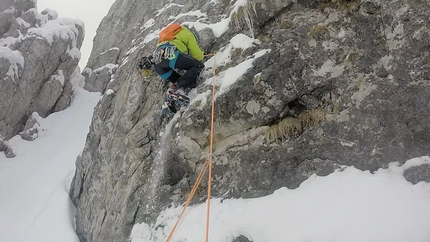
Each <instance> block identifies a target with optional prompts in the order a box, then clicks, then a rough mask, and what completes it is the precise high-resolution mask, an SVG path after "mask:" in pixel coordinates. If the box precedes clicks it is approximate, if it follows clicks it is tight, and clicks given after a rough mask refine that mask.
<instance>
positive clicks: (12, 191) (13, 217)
mask: <svg viewBox="0 0 430 242" xmlns="http://www.w3.org/2000/svg"><path fill="white" fill-rule="evenodd" d="M99 98H100V94H99V93H89V92H86V91H84V90H83V89H81V88H79V87H76V88H75V98H74V100H73V102H72V104H71V106H70V107H69V108H67V109H66V110H64V111H62V112H57V113H54V114H51V115H50V116H48V117H47V118H45V119H41V118H38V121H39V126H38V127H37V129H38V131H39V134H38V137H39V138H38V139H36V140H35V141H32V142H28V141H25V140H23V139H21V138H20V137H19V136H16V137H14V138H12V139H10V140H9V141H6V143H7V145H9V146H10V147H12V149H13V151H14V152H15V153H16V155H17V156H16V157H15V158H13V159H6V157H5V155H4V154H3V153H1V154H0V234H1V241H10V242H12V241H13V242H21V241H22V242H24V241H32V242H54V241H63V242H77V241H79V240H78V238H77V236H76V234H75V232H74V227H73V224H74V222H73V216H74V215H73V214H74V208H73V206H72V204H71V202H70V199H69V194H68V191H69V186H70V182H71V179H72V177H73V174H74V170H75V161H76V157H77V156H78V155H79V153H80V152H81V151H82V150H83V148H84V145H85V138H86V135H87V133H88V130H89V124H90V121H91V117H92V113H93V109H94V107H95V105H96V103H97V101H98V100H99Z"/></svg>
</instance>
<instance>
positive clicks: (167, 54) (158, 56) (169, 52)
mask: <svg viewBox="0 0 430 242" xmlns="http://www.w3.org/2000/svg"><path fill="white" fill-rule="evenodd" d="M176 52H177V51H176V46H174V45H172V44H170V43H169V42H164V43H161V44H160V45H158V47H157V48H156V49H155V51H154V53H153V54H152V56H153V57H154V63H155V64H158V63H160V62H161V61H162V59H163V58H164V59H167V60H173V59H175V58H176V57H177V56H176V55H177V53H176Z"/></svg>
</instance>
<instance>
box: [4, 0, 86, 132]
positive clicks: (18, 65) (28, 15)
mask: <svg viewBox="0 0 430 242" xmlns="http://www.w3.org/2000/svg"><path fill="white" fill-rule="evenodd" d="M1 9H2V10H3V11H1V12H0V35H1V36H0V37H1V38H0V63H1V65H0V101H1V102H0V110H2V111H1V112H0V127H1V129H0V135H2V136H3V137H4V139H9V138H11V137H12V136H14V135H16V134H18V133H19V132H20V131H22V129H23V127H24V125H25V123H26V121H27V118H28V117H30V116H31V114H32V113H33V112H38V113H39V114H40V115H41V116H42V117H46V116H47V115H49V114H50V113H52V112H55V111H60V110H63V109H64V108H66V107H67V106H68V105H69V104H70V101H71V98H72V97H73V87H72V84H71V83H70V77H71V75H72V73H73V72H74V71H75V69H76V68H77V66H78V62H79V56H80V53H79V48H80V47H81V45H82V41H83V37H84V26H83V23H82V22H81V21H79V20H71V19H57V17H58V16H57V13H56V12H55V11H52V10H44V11H43V13H42V14H40V13H38V12H37V10H36V9H35V1H26V0H19V1H11V2H3V1H2V5H1ZM10 13H12V14H10Z"/></svg>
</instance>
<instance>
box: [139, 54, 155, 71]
mask: <svg viewBox="0 0 430 242" xmlns="http://www.w3.org/2000/svg"><path fill="white" fill-rule="evenodd" d="M153 64H154V63H153V62H152V55H150V56H148V57H146V56H144V57H142V59H140V61H139V64H138V65H139V68H140V69H143V70H147V69H151V68H152V65H153Z"/></svg>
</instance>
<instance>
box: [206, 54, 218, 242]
mask: <svg viewBox="0 0 430 242" xmlns="http://www.w3.org/2000/svg"><path fill="white" fill-rule="evenodd" d="M213 74H214V76H213V81H212V114H211V134H210V135H211V138H210V143H209V152H210V153H209V167H208V168H209V173H208V205H207V212H206V242H208V241H209V217H210V207H211V189H212V157H213V153H212V152H213V140H214V138H213V137H214V117H215V84H216V62H215V56H214V67H213Z"/></svg>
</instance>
